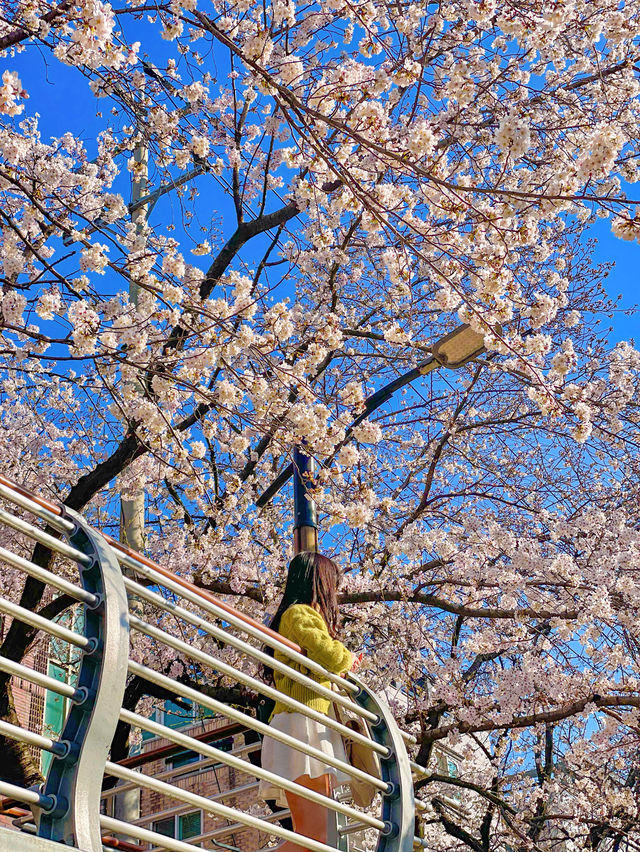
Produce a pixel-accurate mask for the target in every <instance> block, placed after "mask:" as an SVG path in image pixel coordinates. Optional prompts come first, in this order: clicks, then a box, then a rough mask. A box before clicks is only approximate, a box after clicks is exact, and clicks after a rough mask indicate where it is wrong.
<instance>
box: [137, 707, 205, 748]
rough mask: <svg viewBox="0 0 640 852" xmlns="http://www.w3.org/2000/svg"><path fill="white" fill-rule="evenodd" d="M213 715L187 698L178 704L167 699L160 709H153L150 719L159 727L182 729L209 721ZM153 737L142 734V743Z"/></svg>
mask: <svg viewBox="0 0 640 852" xmlns="http://www.w3.org/2000/svg"><path fill="white" fill-rule="evenodd" d="M181 705H182V706H181ZM184 705H187V706H184ZM214 715H215V714H214V713H212V712H211V711H210V710H207V709H205V708H204V707H199V706H197V705H194V704H193V703H192V702H191V701H189V699H188V698H184V699H180V704H178V703H176V702H175V701H171V700H170V699H169V698H167V699H166V701H164V702H163V703H162V705H161V706H160V707H156V708H155V710H154V711H153V713H152V714H151V719H153V721H154V722H158V723H159V724H160V725H166V726H167V727H168V728H183V727H185V726H187V725H194V724H195V723H196V722H199V721H201V720H202V719H211V718H213V716H214ZM154 736H155V734H152V733H150V732H149V731H143V732H142V740H143V742H144V741H146V740H150V739H152V738H153V737H154Z"/></svg>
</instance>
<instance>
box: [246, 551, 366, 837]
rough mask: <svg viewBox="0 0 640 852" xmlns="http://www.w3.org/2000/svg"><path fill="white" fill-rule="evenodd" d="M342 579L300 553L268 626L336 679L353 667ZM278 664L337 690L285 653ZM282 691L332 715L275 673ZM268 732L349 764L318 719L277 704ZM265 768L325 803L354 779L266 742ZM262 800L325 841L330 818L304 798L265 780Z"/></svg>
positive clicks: (331, 566) (328, 563) (336, 737)
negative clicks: (343, 618)
mask: <svg viewBox="0 0 640 852" xmlns="http://www.w3.org/2000/svg"><path fill="white" fill-rule="evenodd" d="M338 580H339V572H338V568H337V566H336V564H335V563H334V562H332V560H331V559H329V558H328V557H326V556H321V555H320V554H319V553H307V552H305V553H298V555H297V556H296V557H295V558H294V559H293V560H292V562H291V564H290V565H289V573H288V576H287V584H286V586H285V590H284V594H283V596H282V600H281V602H280V606H279V607H278V610H277V612H276V614H275V615H274V617H273V619H272V621H271V624H270V627H271V628H272V629H273V630H277V631H279V633H281V634H282V635H283V636H285V637H286V638H287V639H290V640H291V641H292V642H296V643H297V644H298V645H300V647H301V648H302V649H303V651H304V653H305V654H306V655H307V656H308V657H309V658H310V659H311V660H315V662H317V663H320V665H321V666H323V667H324V668H325V669H327V670H328V671H331V672H335V673H336V674H342V673H343V672H346V671H348V670H349V669H350V668H351V667H352V666H353V664H354V657H353V655H352V654H351V652H350V651H348V650H347V649H346V648H345V646H344V645H343V644H342V642H340V641H339V640H338V639H337V633H338V626H339V612H338V598H337V589H338ZM268 653H271V654H274V656H275V659H276V660H279V661H282V662H285V663H287V664H288V665H289V666H290V667H291V668H293V669H296V670H297V671H299V672H301V673H302V674H305V675H307V677H309V678H311V679H312V680H315V681H316V682H317V683H320V684H322V686H325V687H327V688H330V687H331V683H330V681H329V680H327V679H326V678H323V677H322V675H318V674H316V673H315V672H312V671H309V669H307V668H305V667H304V666H303V665H302V664H300V663H297V662H295V661H293V660H291V658H290V657H288V656H287V655H286V654H283V653H281V652H280V651H277V650H276V651H275V653H274V652H273V651H272V650H268ZM268 674H271V675H272V676H273V679H274V681H275V685H276V687H277V689H278V690H279V691H280V692H282V693H283V694H284V695H288V696H289V697H290V698H295V699H296V701H300V702H301V703H302V704H304V705H306V706H307V707H311V708H313V709H314V710H318V711H319V712H320V713H324V714H325V715H328V714H329V712H330V706H331V705H330V702H329V700H328V699H327V698H323V697H322V696H320V695H318V694H317V693H316V692H314V691H313V690H312V689H311V688H309V687H307V686H304V685H303V684H301V683H299V682H298V681H296V680H293V678H290V677H288V676H287V675H285V674H281V673H280V672H277V671H276V672H273V671H271V672H269V673H268ZM269 724H270V726H271V727H272V728H274V729H275V730H277V731H281V732H282V733H285V734H289V735H290V736H293V737H295V738H296V739H297V740H300V741H302V742H305V743H307V744H308V745H311V746H314V747H315V748H317V749H320V750H321V751H323V752H324V753H325V754H327V755H329V756H331V757H336V758H338V759H340V760H344V761H346V756H345V752H344V746H343V745H342V739H341V737H340V734H338V732H337V731H335V730H333V729H332V728H328V727H326V726H325V725H323V724H321V723H320V722H316V721H315V720H314V719H310V718H309V717H307V716H304V715H303V714H302V713H296V712H295V711H293V710H292V709H291V708H290V707H288V706H287V705H285V704H283V703H281V702H279V701H277V702H276V704H275V707H274V709H273V713H272V714H271V720H270V722H269ZM262 766H263V768H264V769H268V770H269V771H270V772H274V773H275V774H276V775H280V776H281V777H283V778H287V779H288V780H291V781H296V782H297V783H298V784H301V785H302V786H303V787H308V788H309V789H311V790H315V791H316V792H318V793H322V795H324V796H331V794H332V791H333V789H335V788H336V787H338V786H340V785H341V784H344V783H346V782H347V781H348V780H349V778H348V776H347V775H346V774H344V773H343V772H340V771H339V770H336V769H335V768H334V767H332V766H327V765H326V764H325V763H323V762H322V761H320V760H318V759H316V758H314V757H310V756H309V755H306V754H303V753H302V752H300V751H296V750H295V749H293V748H290V747H289V746H286V745H283V744H282V743H279V742H277V741H276V740H274V739H271V737H265V739H264V741H263V744H262ZM260 795H261V796H262V798H264V799H275V801H276V803H277V804H278V805H280V806H281V807H287V806H288V807H289V809H290V810H291V817H292V820H293V827H294V830H295V831H296V832H297V833H298V834H303V835H305V836H306V837H312V838H313V839H314V840H319V841H320V842H322V843H326V842H327V826H328V811H327V809H326V808H324V807H323V806H322V805H318V804H315V803H314V802H311V801H309V800H308V799H303V798H302V797H301V796H296V795H295V794H293V793H289V792H286V793H285V792H284V791H283V790H282V789H281V788H278V787H275V786H274V785H272V784H269V783H267V782H266V781H261V782H260ZM279 852H303V847H300V846H298V845H296V844H294V843H290V842H286V843H285V844H283V845H282V846H281V847H280V848H279Z"/></svg>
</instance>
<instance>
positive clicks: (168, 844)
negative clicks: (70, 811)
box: [100, 814, 199, 852]
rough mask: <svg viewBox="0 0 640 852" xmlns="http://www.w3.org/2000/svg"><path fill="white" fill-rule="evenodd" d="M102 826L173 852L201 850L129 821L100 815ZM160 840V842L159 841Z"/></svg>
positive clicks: (151, 845)
mask: <svg viewBox="0 0 640 852" xmlns="http://www.w3.org/2000/svg"><path fill="white" fill-rule="evenodd" d="M100 827H101V828H105V829H107V831H114V832H116V833H117V834H124V835H125V837H134V838H135V839H136V840H142V841H143V842H144V843H148V844H149V846H150V847H157V846H158V847H160V848H161V849H169V850H171V852H199V847H198V846H194V845H193V844H191V843H185V841H184V840H176V839H175V838H173V837H165V835H164V834H158V832H157V831H149V829H147V828H141V827H140V826H139V825H133V824H132V823H129V822H123V821H122V820H120V819H113V817H108V816H103V815H102V814H101V815H100ZM158 841H160V843H158Z"/></svg>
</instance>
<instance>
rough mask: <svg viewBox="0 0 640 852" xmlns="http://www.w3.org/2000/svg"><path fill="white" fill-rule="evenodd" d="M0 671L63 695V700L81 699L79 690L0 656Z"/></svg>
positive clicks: (81, 695)
mask: <svg viewBox="0 0 640 852" xmlns="http://www.w3.org/2000/svg"><path fill="white" fill-rule="evenodd" d="M0 671H2V672H5V673H6V674H8V675H11V676H12V677H20V678H22V679H23V680H27V681H29V683H34V684H35V685H36V686H41V687H42V688H43V689H50V690H51V691H52V692H55V693H57V694H58V695H63V696H64V697H65V698H71V699H72V700H76V699H79V698H81V697H83V693H82V692H81V691H80V690H78V689H74V688H73V687H72V686H69V684H68V683H63V682H62V681H61V680H56V679H55V678H53V677H49V675H46V674H43V673H42V672H37V671H36V670H35V669H30V668H29V667H28V666H23V665H22V663H16V662H15V660H10V659H9V658H8V657H3V656H0Z"/></svg>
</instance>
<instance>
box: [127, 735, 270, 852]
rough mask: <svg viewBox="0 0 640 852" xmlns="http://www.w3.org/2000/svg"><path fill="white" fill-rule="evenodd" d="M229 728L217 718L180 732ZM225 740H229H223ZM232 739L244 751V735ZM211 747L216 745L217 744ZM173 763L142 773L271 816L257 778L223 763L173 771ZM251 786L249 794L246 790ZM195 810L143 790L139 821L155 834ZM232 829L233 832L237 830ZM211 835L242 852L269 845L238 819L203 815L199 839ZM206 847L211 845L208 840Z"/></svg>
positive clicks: (150, 766) (203, 763)
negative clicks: (160, 823)
mask: <svg viewBox="0 0 640 852" xmlns="http://www.w3.org/2000/svg"><path fill="white" fill-rule="evenodd" d="M227 725H228V722H227V720H226V719H213V720H207V721H206V722H204V723H201V724H199V725H197V726H194V727H191V728H184V729H181V732H184V733H188V734H196V733H202V732H203V731H215V730H218V729H220V730H221V734H223V733H224V728H225V727H226V726H227ZM225 739H228V738H227V737H225ZM230 739H231V740H232V748H233V749H234V750H236V749H242V748H243V747H244V746H245V740H244V736H243V735H242V734H234V735H233V737H231V738H230ZM167 742H168V741H167V740H163V739H154V740H152V741H148V742H147V743H146V744H145V746H144V748H143V751H149V750H151V749H156V748H159V747H162V746H164V745H166V744H167ZM211 744H212V745H215V741H213V742H212V743H211ZM238 756H239V757H240V758H242V759H247V760H248V756H247V754H246V753H241V754H240V755H238ZM170 760H171V759H170V758H167V759H161V760H156V761H153V762H150V763H148V764H146V765H145V766H144V773H145V774H146V775H151V776H153V777H158V778H160V779H161V780H165V781H168V782H169V783H171V784H174V785H175V786H177V787H180V788H182V789H184V790H189V791H190V792H192V793H195V794H197V795H199V796H203V797H205V798H207V799H214V800H215V801H216V802H217V803H220V804H223V805H227V806H228V807H233V808H237V809H238V810H241V811H245V812H249V813H252V814H255V815H256V816H264V815H266V814H268V813H270V812H269V810H268V808H266V806H265V804H264V802H263V800H262V799H259V798H258V795H257V779H256V778H255V777H254V776H252V775H249V774H247V773H244V772H240V771H238V770H236V769H234V768H232V767H229V766H226V765H225V764H223V763H215V762H212V761H210V760H209V759H206V760H204V759H203V760H200V761H198V762H195V763H191V764H187V765H185V766H182V767H177V768H175V769H171V763H170ZM199 764H200V765H199ZM167 773H168V774H167ZM247 787H248V789H243V788H247ZM238 788H240V789H238ZM234 790H237V792H236V793H234V792H233V791H234ZM193 810H194V808H193V807H192V806H191V805H187V804H184V803H182V802H178V801H177V800H176V799H174V798H172V797H169V796H164V795H161V794H159V793H157V792H155V791H152V790H144V789H143V790H142V791H141V793H140V820H141V821H142V820H144V823H143V824H144V827H145V828H150V829H151V828H152V823H153V822H156V821H157V820H159V819H163V818H164V819H170V818H171V816H173V817H174V819H175V818H176V817H178V816H180V815H184V814H187V813H190V812H192V811H193ZM234 824H235V826H236V827H235V828H234V827H233V825H234ZM209 832H216V834H215V838H214V839H215V841H221V842H223V843H226V844H229V845H230V846H232V847H235V848H236V849H239V850H241V852H257V850H259V849H261V848H262V847H264V846H266V845H267V843H268V841H269V838H270V835H269V834H268V833H267V832H259V831H257V830H255V829H252V828H247V827H238V826H237V823H236V821H235V820H227V819H224V818H221V817H218V816H214V815H213V814H210V813H206V812H205V813H202V815H201V834H208V833H209ZM194 839H195V838H194ZM203 845H205V846H207V845H210V844H207V843H206V841H205V842H204V843H203Z"/></svg>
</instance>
